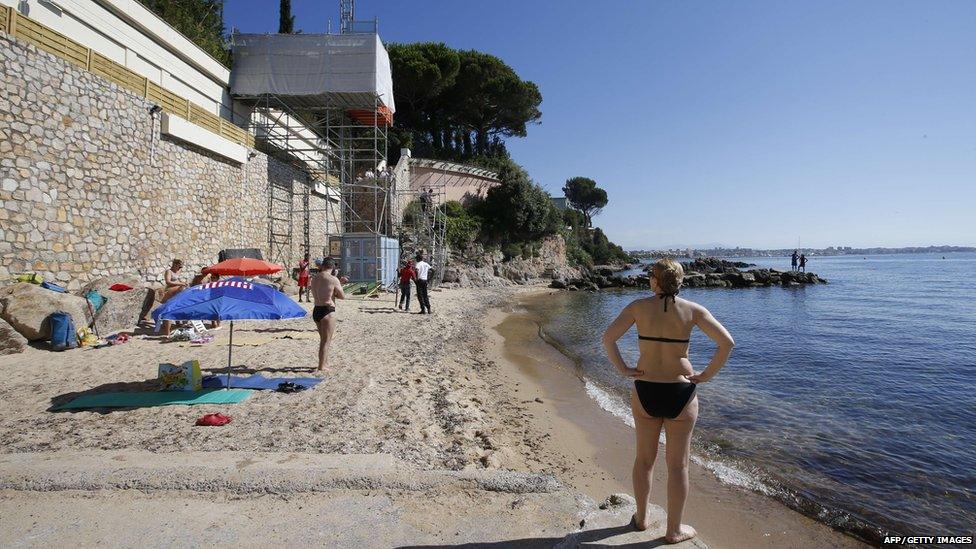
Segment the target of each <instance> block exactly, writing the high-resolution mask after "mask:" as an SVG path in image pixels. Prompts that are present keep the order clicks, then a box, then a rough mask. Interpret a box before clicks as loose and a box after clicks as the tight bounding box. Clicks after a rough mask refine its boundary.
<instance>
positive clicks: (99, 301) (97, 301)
mask: <svg viewBox="0 0 976 549" xmlns="http://www.w3.org/2000/svg"><path fill="white" fill-rule="evenodd" d="M85 299H87V300H88V302H89V303H91V306H92V309H94V310H95V312H96V313H97V312H98V311H99V310H100V309H101V308H102V306H103V305H105V297H104V296H103V295H102V294H100V293H98V292H96V291H95V290H92V291H90V292H88V294H87V295H86V296H85Z"/></svg>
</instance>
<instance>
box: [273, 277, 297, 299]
mask: <svg viewBox="0 0 976 549" xmlns="http://www.w3.org/2000/svg"><path fill="white" fill-rule="evenodd" d="M278 289H279V290H280V291H281V293H283V294H285V295H298V281H297V280H295V279H294V278H292V277H290V276H286V277H283V278H282V279H281V282H279V283H278Z"/></svg>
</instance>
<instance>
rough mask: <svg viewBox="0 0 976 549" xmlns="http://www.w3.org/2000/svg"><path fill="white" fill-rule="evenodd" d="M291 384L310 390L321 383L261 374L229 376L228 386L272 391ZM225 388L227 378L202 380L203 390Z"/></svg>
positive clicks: (219, 376) (303, 378)
mask: <svg viewBox="0 0 976 549" xmlns="http://www.w3.org/2000/svg"><path fill="white" fill-rule="evenodd" d="M285 382H291V383H294V384H295V385H300V386H302V387H305V388H306V389H311V388H312V387H315V386H316V385H318V384H319V383H321V382H322V380H321V379H319V378H317V377H264V376H262V375H261V374H254V375H252V376H248V377H240V376H231V377H230V386H231V387H233V388H234V389H255V390H264V391H274V390H275V389H277V388H278V384H280V383H285ZM226 386H227V376H226V375H218V376H207V377H205V378H203V388H204V389H222V388H224V387H226Z"/></svg>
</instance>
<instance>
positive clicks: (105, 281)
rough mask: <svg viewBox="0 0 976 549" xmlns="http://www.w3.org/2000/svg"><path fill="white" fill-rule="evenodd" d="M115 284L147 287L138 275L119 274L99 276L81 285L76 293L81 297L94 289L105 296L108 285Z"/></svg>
mask: <svg viewBox="0 0 976 549" xmlns="http://www.w3.org/2000/svg"><path fill="white" fill-rule="evenodd" d="M115 284H125V285H127V286H131V287H133V288H145V287H147V284H146V281H145V280H143V278H142V277H141V276H139V275H120V276H100V277H98V278H96V279H94V280H92V281H91V282H89V283H87V284H85V285H83V286H81V289H80V290H78V292H77V294H78V295H79V296H81V297H85V296H86V295H88V292H91V291H96V292H98V293H100V294H102V295H103V296H107V294H106V292H108V291H109V287H111V286H113V285H115Z"/></svg>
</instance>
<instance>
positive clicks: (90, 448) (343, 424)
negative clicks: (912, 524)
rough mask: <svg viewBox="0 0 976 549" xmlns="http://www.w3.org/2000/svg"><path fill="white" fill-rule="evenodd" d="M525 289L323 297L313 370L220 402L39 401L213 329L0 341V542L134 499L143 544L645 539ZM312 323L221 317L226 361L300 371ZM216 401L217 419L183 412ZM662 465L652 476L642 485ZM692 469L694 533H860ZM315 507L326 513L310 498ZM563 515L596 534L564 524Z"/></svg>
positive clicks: (604, 418) (172, 352)
mask: <svg viewBox="0 0 976 549" xmlns="http://www.w3.org/2000/svg"><path fill="white" fill-rule="evenodd" d="M544 291H546V290H543V289H540V288H506V289H492V290H487V289H485V290H472V289H464V290H460V289H445V290H443V291H437V292H434V293H433V295H432V302H433V307H434V310H435V311H436V313H435V314H434V315H431V316H420V315H412V314H411V315H408V314H405V313H402V312H400V311H397V310H395V309H394V308H392V300H387V301H382V302H380V301H368V302H365V303H364V302H361V301H357V300H349V301H347V302H344V303H341V304H340V308H339V318H340V324H339V328H338V332H337V340H336V343H335V348H334V354H333V357H332V360H331V365H330V367H329V369H328V371H326V372H325V374H324V382H323V383H321V384H320V385H319V386H318V387H316V388H314V389H313V390H309V391H305V392H301V393H297V394H281V393H276V392H268V391H263V392H262V391H256V392H254V393H253V394H252V395H251V396H250V397H249V398H248V399H247V400H245V401H244V402H242V403H239V404H236V405H221V406H195V407H189V406H167V407H158V408H143V409H135V410H131V409H126V410H115V411H107V410H101V411H74V412H54V411H51V408H52V406H54V405H58V404H61V403H64V402H66V401H68V400H70V399H71V398H73V397H74V396H77V395H79V394H83V393H87V392H106V391H137V390H145V389H150V388H151V387H153V385H154V380H155V377H156V367H157V364H158V363H159V362H182V361H185V360H189V359H197V360H199V361H200V364H201V367H202V368H203V370H204V374H205V375H206V374H207V373H215V372H217V373H219V372H224V371H225V370H224V369H225V367H226V360H227V346H226V343H227V336H228V330H227V328H226V327H225V328H224V329H222V330H219V331H218V332H217V338H216V341H215V342H213V343H210V344H206V345H203V346H190V345H188V344H185V343H168V342H162V341H160V340H159V339H157V338H155V337H151V336H150V337H146V338H141V339H140V338H137V339H135V340H133V341H131V342H130V343H127V344H124V345H121V346H115V347H108V348H104V349H79V350H72V351H68V352H64V353H53V352H50V351H47V350H43V349H40V348H32V349H29V350H28V351H27V352H26V353H24V354H20V355H9V356H4V357H0V375H2V376H3V379H4V380H5V383H4V384H3V385H2V387H0V399H2V400H3V402H4V412H5V413H4V414H3V415H2V416H0V437H2V440H3V443H2V445H0V451H2V455H0V509H2V512H3V514H4V516H5V517H9V519H8V520H5V521H3V525H2V526H0V543H2V544H3V545H11V544H20V545H27V546H35V545H43V544H45V543H48V544H49V543H56V542H58V541H65V540H67V539H71V538H72V537H73V536H76V535H77V533H78V531H79V526H78V525H79V524H85V523H86V521H91V520H93V519H95V518H96V517H98V516H105V514H106V513H110V514H111V515H112V516H114V517H117V518H116V519H115V520H116V522H118V521H123V519H124V518H125V517H128V516H130V515H137V516H138V515H139V513H138V512H137V510H138V509H155V510H156V511H158V512H160V513H163V515H162V516H167V515H166V513H167V512H169V513H170V515H169V516H172V517H178V518H177V519H174V520H176V521H177V522H178V523H179V524H180V527H179V528H175V529H174V526H173V521H168V520H167V521H162V520H161V521H157V522H153V521H149V522H148V523H146V524H145V525H144V526H143V527H142V528H141V529H140V530H139V532H138V535H136V534H134V533H133V534H132V535H131V536H129V537H128V538H126V539H127V540H128V541H129V542H131V543H138V542H140V540H143V539H146V536H147V535H149V534H151V533H152V532H155V535H156V537H155V538H152V539H156V540H157V542H158V543H161V544H163V545H170V544H176V543H179V541H180V540H181V539H184V540H185V539H197V540H207V541H212V542H213V543H215V544H217V545H224V544H228V543H234V542H236V543H240V542H241V540H249V541H250V543H244V544H245V545H253V544H263V543H279V542H292V543H314V542H320V541H332V542H334V543H338V544H350V543H357V542H362V541H369V542H371V544H373V545H378V546H396V545H405V544H429V543H436V544H444V543H448V542H449V543H452V544H454V543H474V542H495V543H505V542H512V543H515V542H518V543H515V544H517V545H525V544H527V543H528V541H527V540H531V542H532V543H528V544H529V545H536V546H552V545H556V544H559V543H566V542H567V541H569V545H570V546H573V545H574V544H576V545H578V544H580V543H584V542H586V541H594V540H600V541H602V542H604V543H611V544H613V543H624V542H626V543H635V542H639V541H641V540H643V541H650V540H653V539H655V537H657V536H659V535H660V534H661V532H645V533H642V534H639V535H638V534H636V533H633V532H630V531H629V530H628V529H627V528H626V527H625V526H624V525H625V524H626V523H627V521H628V520H629V514H627V513H628V510H627V509H628V507H627V505H626V502H624V503H621V504H620V506H619V507H614V506H613V505H611V506H610V508H609V509H604V510H600V509H598V507H597V506H598V505H599V502H601V501H603V500H604V499H605V498H606V497H607V496H608V495H610V494H612V493H617V492H624V493H626V492H629V491H630V488H629V482H630V480H629V474H630V472H629V471H630V460H631V459H632V452H633V448H632V444H633V442H632V440H631V438H632V430H631V429H630V427H628V426H626V425H624V424H623V423H622V422H620V421H619V420H617V419H615V418H613V417H612V416H610V415H609V414H606V413H605V412H603V411H602V410H600V409H599V407H598V406H597V405H596V403H595V402H593V401H592V400H590V399H588V398H587V397H586V395H585V391H584V389H583V386H582V384H581V383H580V382H579V380H578V379H577V378H575V377H574V376H573V375H572V374H570V373H569V370H568V369H567V368H566V365H565V361H566V360H567V359H566V358H565V357H563V356H562V355H561V354H560V353H559V352H558V351H556V350H555V349H554V348H553V347H551V346H549V345H547V344H546V343H545V342H544V341H542V340H541V339H539V338H538V331H537V326H536V327H533V326H534V324H533V323H532V320H531V318H529V317H528V316H527V315H526V314H525V313H524V311H522V310H521V309H519V307H518V305H517V302H518V300H519V299H520V298H527V297H530V296H533V295H538V294H539V293H540V292H544ZM312 329H313V324H312V321H311V320H310V319H309V318H305V319H300V320H294V321H283V322H247V323H238V324H237V328H236V330H235V338H234V339H235V348H234V365H235V371H236V372H237V373H246V372H252V371H260V372H261V373H263V374H264V375H267V376H304V375H313V372H312V370H311V368H312V367H313V366H314V360H315V350H316V340H315V334H314V332H313V331H312ZM218 411H219V412H222V413H225V414H228V415H230V416H232V417H233V421H232V423H231V424H229V425H227V426H224V427H210V428H208V427H196V426H194V421H195V420H196V418H198V417H199V416H201V415H202V414H204V413H209V412H218ZM276 456H277V457H276ZM191 457H192V459H191ZM279 457H280V458H281V459H279ZM296 463H298V464H300V465H296ZM289 464H290V465H289ZM215 479H223V480H221V481H220V482H217V481H216V480H215ZM316 479H317V480H316ZM661 480H662V479H661V477H658V478H657V480H656V484H655V488H654V490H653V492H652V498H653V500H654V502H656V503H658V504H661V503H663V501H664V492H663V486H664V485H663V483H662V482H661ZM692 483H693V489H692V496H691V499H690V501H689V505H688V509H687V515H686V522H689V523H691V524H693V525H695V526H696V527H697V528H698V531H699V534H700V542H703V543H705V544H707V545H709V546H711V547H756V546H769V547H773V546H776V547H790V546H796V547H801V546H811V545H816V546H835V547H836V546H857V545H859V544H858V543H857V542H856V541H855V540H852V539H851V538H847V537H845V536H842V535H840V534H837V533H835V532H833V531H832V530H830V529H829V528H827V527H826V526H823V525H820V524H818V523H816V522H814V521H812V520H810V519H807V518H805V517H803V516H801V515H799V514H797V513H795V512H793V511H790V510H789V509H787V508H785V507H784V506H782V505H780V504H778V503H776V502H774V501H772V500H769V499H768V498H765V497H764V496H761V495H758V494H751V493H747V492H743V491H741V490H738V489H734V488H731V487H728V486H725V485H722V484H721V483H720V482H719V481H718V480H717V479H715V477H714V476H713V475H711V473H709V472H707V471H704V470H702V469H700V468H697V467H696V468H694V469H693V475H692ZM514 494H518V495H514ZM261 498H264V500H267V501H266V504H261V503H260V501H263V500H262V499H261ZM323 498H324V499H323ZM78 501H84V502H86V505H84V506H79V505H75V504H73V503H72V502H78ZM193 502H205V503H207V504H208V505H210V506H216V507H214V508H215V509H217V508H219V509H223V510H224V511H227V512H229V513H231V514H232V515H234V516H237V517H238V518H237V519H235V520H232V521H230V522H228V523H222V522H220V521H219V520H217V518H216V514H214V513H216V511H214V512H213V513H211V514H212V515H213V516H210V515H207V516H203V515H195V514H194V513H192V512H189V511H187V509H190V508H192V505H193ZM288 502H291V504H289V503H288ZM296 502H302V503H296ZM368 502H373V503H375V506H374V507H370V504H369V503H368ZM340 504H341V505H340ZM330 505H331V506H340V507H342V509H343V511H342V512H340V511H338V510H336V511H327V510H326V509H327V508H329V506H330ZM471 506H477V507H479V508H481V512H480V513H471V512H470V509H471ZM28 508H29V509H30V512H27V511H24V509H28ZM384 508H387V510H388V511H389V512H390V513H392V515H394V516H395V517H397V518H396V521H395V522H396V524H399V525H400V526H402V525H403V524H405V523H410V524H413V525H414V527H415V528H414V529H412V530H404V529H403V528H400V527H399V526H396V525H393V526H390V527H389V528H385V529H384V528H380V529H378V530H375V531H372V533H371V531H370V530H369V529H363V522H362V521H358V520H357V519H356V517H360V518H363V517H371V516H374V515H375V514H376V513H381V512H383V511H381V509H384ZM310 509H315V516H317V517H319V518H318V519H317V520H316V521H315V522H316V524H317V526H316V528H314V529H313V530H314V531H315V532H317V534H316V535H315V536H311V534H309V532H311V531H312V530H309V529H307V528H305V529H296V530H295V531H293V532H290V531H289V529H288V528H287V526H286V524H287V523H289V522H290V523H292V524H294V525H300V524H307V523H309V521H311V520H312V519H311V518H310V517H311V516H312V515H310V513H311V511H310ZM458 509H464V511H458ZM629 509H631V511H630V512H632V508H629ZM15 510H18V511H16V512H15ZM516 511H517V512H516ZM656 512H660V510H659V509H658V510H656ZM240 513H245V514H247V516H253V520H254V521H261V520H274V521H276V524H277V523H281V524H279V526H278V527H276V528H275V529H274V532H275V533H274V535H271V534H267V535H266V536H265V537H254V538H248V537H246V536H242V531H243V529H246V528H247V527H246V525H244V524H243V523H242V522H241V520H240ZM357 513H358V514H357ZM601 513H602V514H601ZM262 517H264V518H262ZM581 517H582V519H581ZM143 518H144V517H143ZM69 519H70V520H69ZM364 520H366V519H364ZM418 521H420V522H424V523H425V524H426V525H425V526H423V527H420V526H417V524H418ZM96 522H97V521H96ZM367 522H368V521H367ZM581 522H582V523H583V525H584V526H583V528H581V527H580V523H581ZM52 523H55V524H61V526H52ZM347 523H348V524H347ZM72 524H73V525H74V526H70V525H72ZM110 524H113V523H112V522H106V523H101V524H100V525H99V526H98V527H97V528H94V527H93V528H91V529H88V530H86V529H84V528H82V529H81V530H84V531H85V536H86V537H84V538H83V539H84V540H85V541H86V542H92V543H95V542H98V541H99V540H101V541H105V540H109V539H112V538H111V535H112V534H111V532H112V531H113V529H112V528H111V527H109V526H107V525H110ZM343 524H346V526H343ZM350 524H353V525H358V526H357V527H353V526H350ZM69 526H70V527H69ZM208 528H211V529H210V530H208ZM213 528H216V530H213ZM594 528H596V530H594ZM580 530H583V531H589V532H591V533H592V532H594V531H596V532H599V534H588V535H590V536H591V537H589V538H586V537H584V538H580V537H578V536H579V535H580V533H579V532H578V531H580ZM193 532H197V533H198V534H199V535H198V537H197V538H193V537H192V536H191V535H190V534H191V533H193ZM298 532H303V534H301V535H299V534H298ZM140 536H142V537H140ZM309 536H311V537H309ZM323 536H324V537H323ZM372 536H378V537H372ZM572 536H577V537H572ZM150 537H152V536H150Z"/></svg>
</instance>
